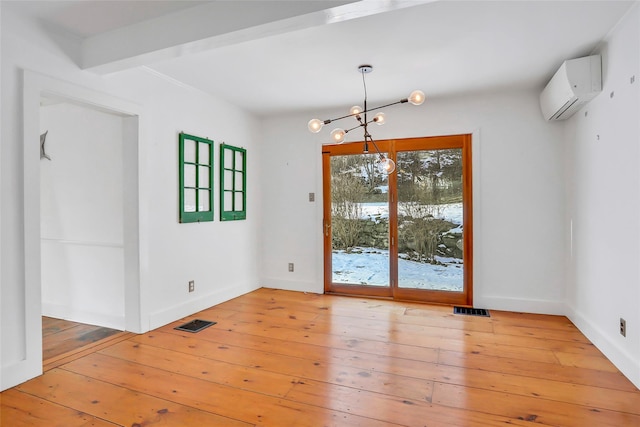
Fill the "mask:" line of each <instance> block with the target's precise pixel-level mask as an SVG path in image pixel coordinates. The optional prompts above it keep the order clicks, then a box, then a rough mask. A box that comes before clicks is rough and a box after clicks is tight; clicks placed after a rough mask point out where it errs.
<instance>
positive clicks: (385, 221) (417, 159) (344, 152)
mask: <svg viewBox="0 0 640 427" xmlns="http://www.w3.org/2000/svg"><path fill="white" fill-rule="evenodd" d="M378 146H379V147H380V149H381V150H382V151H383V152H385V153H389V155H390V157H391V158H392V159H394V160H395V162H396V166H397V167H396V172H395V173H393V174H391V175H389V176H387V175H384V174H381V173H379V172H378V170H377V168H376V167H375V160H376V156H375V155H372V154H362V151H361V150H362V144H348V145H340V146H327V147H324V151H323V168H324V194H323V196H324V202H325V204H324V235H325V237H324V238H325V291H327V292H334V293H347V294H356V295H370V296H382V297H393V298H396V299H403V300H419V301H425V302H434V303H447V304H459V305H471V304H472V281H471V271H472V270H471V267H472V257H471V255H472V254H471V248H472V244H471V243H472V241H471V236H472V218H471V136H470V135H454V136H446V137H431V138H411V139H405V140H389V141H381V142H378Z"/></svg>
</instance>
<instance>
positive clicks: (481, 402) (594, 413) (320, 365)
mask: <svg viewBox="0 0 640 427" xmlns="http://www.w3.org/2000/svg"><path fill="white" fill-rule="evenodd" d="M195 318H200V319H205V320H213V321H216V322H218V323H217V324H216V325H214V326H211V327H209V328H207V329H205V330H203V331H201V332H198V333H195V334H194V333H189V332H180V331H176V330H174V329H173V328H174V327H175V326H177V325H179V324H181V323H184V322H186V321H189V320H192V319H195ZM0 398H1V410H2V411H1V418H0V421H1V422H0V424H1V425H2V426H11V427H19V426H47V427H49V426H65V427H71V426H116V425H117V426H127V427H129V426H134V427H142V426H178V427H183V426H199V427H208V426H278V427H289V426H312V427H316V426H364V427H378V426H412V427H413V426H417V427H418V426H419V427H422V426H429V427H434V426H435V427H437V426H447V427H451V426H454V427H458V426H478V427H480V426H505V425H515V426H534V425H535V426H576V427H577V426H579V427H602V426H615V427H623V426H634V427H637V426H640V392H639V391H638V389H637V388H635V387H634V386H633V384H631V383H630V382H629V381H628V380H627V379H626V378H624V377H623V376H622V375H621V374H620V373H619V372H618V371H617V370H616V368H615V367H614V366H613V365H612V364H611V363H610V362H609V361H608V360H607V359H606V358H604V357H603V356H602V354H601V353H600V352H599V351H598V350H597V349H596V348H595V347H594V346H593V345H592V344H591V343H589V341H588V340H586V339H585V337H584V336H583V335H582V334H581V333H580V332H578V330H577V329H576V328H575V327H574V326H573V325H572V324H571V323H570V322H569V321H568V320H567V319H566V318H564V317H556V316H540V315H529V314H517V313H507V312H496V311H493V312H492V313H491V317H490V318H483V317H471V316H460V315H453V314H452V310H451V308H450V307H440V306H426V305H419V304H411V303H399V302H389V301H380V300H366V299H363V298H347V297H337V296H326V295H315V294H304V293H294V292H287V291H276V290H268V289H261V290H258V291H255V292H253V293H250V294H247V295H244V296H242V297H240V298H237V299H234V300H232V301H228V302H226V303H224V304H221V305H219V306H216V307H213V308H211V309H208V310H205V311H203V312H201V313H198V314H197V315H194V316H191V317H189V318H185V319H183V320H182V321H180V322H175V323H174V324H171V325H167V326H166V327H163V328H160V329H158V330H155V331H153V332H149V333H147V334H143V335H133V334H127V335H121V336H118V337H117V338H114V339H112V340H111V341H110V342H107V343H104V342H103V343H102V344H100V345H97V346H96V347H94V348H92V349H90V350H88V351H84V352H80V353H78V354H75V355H74V356H69V357H67V358H66V360H59V363H58V366H57V367H53V368H52V369H50V370H48V371H47V372H46V373H45V374H44V375H43V376H41V377H39V378H36V379H34V380H31V381H29V382H27V383H25V384H22V385H20V386H18V387H16V388H14V389H11V390H7V391H5V392H4V393H2V394H1V395H0Z"/></svg>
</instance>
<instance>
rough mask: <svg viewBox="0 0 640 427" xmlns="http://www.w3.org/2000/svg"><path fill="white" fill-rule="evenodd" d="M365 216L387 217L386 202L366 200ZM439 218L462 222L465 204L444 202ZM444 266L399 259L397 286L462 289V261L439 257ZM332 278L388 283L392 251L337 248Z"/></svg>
mask: <svg viewBox="0 0 640 427" xmlns="http://www.w3.org/2000/svg"><path fill="white" fill-rule="evenodd" d="M362 211H363V214H362V216H363V218H370V219H372V220H375V218H376V217H377V218H388V216H389V210H388V207H387V204H386V203H363V205H362ZM435 216H436V217H437V218H442V219H446V220H448V221H450V222H452V223H454V224H462V203H452V204H449V205H442V208H441V209H440V211H439V213H438V214H436V215H435ZM436 259H437V260H438V262H439V263H441V264H442V265H433V264H425V263H421V262H416V261H410V260H406V259H402V258H401V259H399V260H398V285H399V287H401V288H416V289H432V290H443V291H453V292H461V291H462V284H463V268H462V262H461V260H459V259H456V258H444V257H436ZM332 265H333V281H334V282H335V283H345V284H358V285H360V284H367V285H375V286H389V251H388V250H381V249H377V248H354V250H353V251H352V252H351V253H346V252H345V251H334V252H333V255H332Z"/></svg>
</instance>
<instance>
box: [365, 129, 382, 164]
mask: <svg viewBox="0 0 640 427" xmlns="http://www.w3.org/2000/svg"><path fill="white" fill-rule="evenodd" d="M367 138H369V141H371V143H372V144H373V148H375V149H376V152H377V153H378V156H380V160H384V159H386V157H385V156H383V155H382V153H381V152H380V149H379V148H378V144H376V142H375V141H374V140H373V138H371V135H370V134H369V133H367V134H366V135H365V136H364V140H365V141H366V140H367Z"/></svg>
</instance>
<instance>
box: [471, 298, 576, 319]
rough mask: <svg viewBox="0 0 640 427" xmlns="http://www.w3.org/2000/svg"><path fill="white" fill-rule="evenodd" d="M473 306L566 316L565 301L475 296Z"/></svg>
mask: <svg viewBox="0 0 640 427" xmlns="http://www.w3.org/2000/svg"><path fill="white" fill-rule="evenodd" d="M473 305H474V306H475V307H480V308H488V309H492V310H503V311H515V312H521V313H534V314H551V315H557V316H564V315H565V314H566V307H565V304H564V301H562V302H560V301H550V300H538V299H526V298H505V297H492V296H483V297H480V296H475V297H474V303H473Z"/></svg>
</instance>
